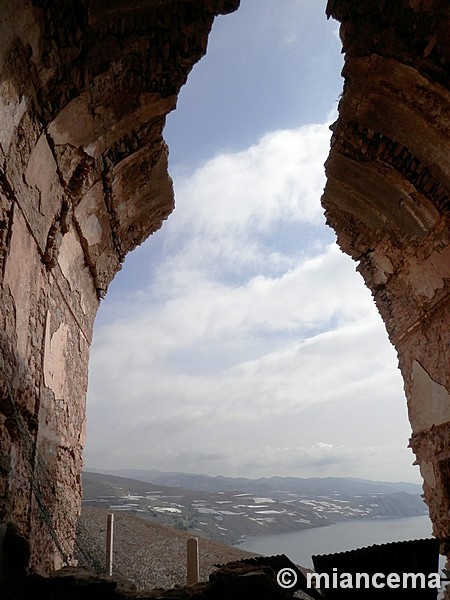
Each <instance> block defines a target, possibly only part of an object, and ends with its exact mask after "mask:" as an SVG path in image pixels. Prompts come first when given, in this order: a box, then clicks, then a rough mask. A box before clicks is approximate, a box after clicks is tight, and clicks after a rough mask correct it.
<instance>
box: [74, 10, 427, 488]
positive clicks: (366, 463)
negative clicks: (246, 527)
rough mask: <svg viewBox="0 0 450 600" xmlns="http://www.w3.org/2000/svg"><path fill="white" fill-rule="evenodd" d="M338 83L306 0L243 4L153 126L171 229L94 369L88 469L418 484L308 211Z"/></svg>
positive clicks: (317, 193)
mask: <svg viewBox="0 0 450 600" xmlns="http://www.w3.org/2000/svg"><path fill="white" fill-rule="evenodd" d="M342 65H343V57H342V54H341V44H340V40H339V34H338V24H337V23H336V22H334V21H332V20H329V21H327V19H326V17H325V2H324V1H323V2H322V1H318V0H279V1H278V2H273V0H242V2H241V8H240V9H239V10H238V11H237V12H236V13H234V14H232V15H227V16H222V17H219V18H218V19H217V20H216V22H215V25H214V27H213V30H212V33H211V35H210V39H209V44H208V52H207V55H206V57H205V58H203V59H202V60H201V61H200V63H198V64H197V65H196V66H195V67H194V69H193V71H192V72H191V74H190V76H189V79H188V82H187V84H186V85H185V86H184V87H183V89H182V91H181V93H180V96H179V100H178V107H177V110H176V111H174V112H173V113H171V114H170V115H169V117H168V119H167V125H166V128H165V133H164V135H165V139H166V141H167V143H168V145H169V148H170V174H171V176H172V178H173V182H174V190H175V199H176V209H175V211H174V213H173V214H172V215H171V216H170V217H169V219H168V220H167V221H166V222H165V223H164V225H163V227H162V229H161V230H160V231H158V232H157V233H156V234H154V235H153V236H151V238H149V239H148V240H147V241H146V242H145V243H144V244H142V246H140V247H139V248H138V249H137V250H135V251H134V252H132V253H131V254H130V255H129V256H128V257H127V259H126V261H125V264H124V267H123V269H122V271H121V272H120V273H118V275H117V276H116V278H115V280H114V281H113V282H112V284H111V286H110V289H109V292H108V295H107V297H106V299H105V300H103V301H102V304H101V307H100V311H99V314H98V317H97V322H96V326H95V331H94V342H93V345H92V349H91V360H90V371H89V390H88V403H87V417H88V426H87V442H86V448H85V465H86V467H87V468H91V469H102V468H103V469H107V468H108V469H119V468H139V469H160V470H163V471H179V472H192V473H206V474H209V475H213V476H214V475H225V476H239V477H251V478H257V477H270V476H274V475H279V476H297V477H330V476H339V477H362V478H366V479H374V480H384V481H413V482H419V481H420V476H419V472H418V468H417V467H415V466H412V463H413V461H414V456H413V454H412V452H411V450H410V449H408V447H407V446H408V440H409V437H410V435H411V430H410V426H409V423H408V419H407V410H406V400H405V395H404V391H403V382H402V378H401V375H400V372H399V370H398V368H397V355H396V352H395V350H394V348H393V347H392V346H391V345H390V343H389V341H388V338H387V335H386V332H385V329H384V326H383V323H382V321H381V318H380V316H379V314H378V312H377V310H376V308H375V305H374V303H373V300H372V297H371V294H370V292H369V290H368V289H367V288H366V287H365V286H364V283H363V280H362V278H361V276H360V275H359V274H358V273H357V272H356V270H355V268H356V264H355V263H354V262H353V261H352V260H351V259H350V258H349V257H348V256H346V255H344V254H343V253H342V252H341V251H340V250H339V248H338V246H337V245H336V243H335V235H334V232H333V231H332V230H331V229H330V228H328V227H327V226H326V224H325V219H324V215H323V209H322V207H321V204H320V197H321V194H322V191H323V187H324V185H325V176H324V167H323V164H324V162H325V160H326V157H327V155H328V152H329V144H330V130H329V126H330V124H331V123H332V122H333V120H335V119H336V111H337V102H338V100H339V95H340V94H341V91H342V79H341V76H340V72H341V69H342Z"/></svg>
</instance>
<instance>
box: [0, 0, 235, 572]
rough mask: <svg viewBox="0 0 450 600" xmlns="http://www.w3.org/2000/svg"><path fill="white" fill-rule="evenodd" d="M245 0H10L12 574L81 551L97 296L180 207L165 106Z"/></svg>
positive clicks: (1, 199)
mask: <svg viewBox="0 0 450 600" xmlns="http://www.w3.org/2000/svg"><path fill="white" fill-rule="evenodd" d="M238 3H239V2H238V0H165V1H164V2H163V1H161V0H133V2H129V1H128V0H126V1H125V0H110V1H108V2H104V1H103V0H81V1H80V0H58V1H57V2H41V1H38V0H14V1H13V0H0V14H1V19H0V82H1V87H0V303H1V307H2V309H1V312H0V349H1V355H0V562H2V563H3V566H2V568H0V579H1V577H4V576H6V575H7V574H8V573H9V574H10V575H11V574H13V573H17V572H22V571H24V570H25V571H26V570H27V569H31V570H37V571H39V570H40V571H48V570H52V569H55V568H58V567H61V566H62V565H64V564H70V563H71V562H72V556H73V545H74V535H75V523H76V520H77V517H78V514H79V510H80V499H81V483H80V473H81V470H82V449H83V444H84V438H85V398H86V389H87V367H88V359H89V348H90V344H91V339H92V328H93V324H94V319H95V315H96V311H97V308H98V305H99V302H100V299H101V297H102V296H103V295H104V294H105V293H106V291H107V288H108V285H109V283H110V281H111V280H112V278H113V277H114V275H115V273H116V272H117V271H118V270H119V269H120V268H121V264H122V262H123V260H124V258H125V256H126V254H127V253H128V252H129V251H130V250H132V249H133V248H134V247H136V246H137V245H138V244H140V243H141V242H142V241H143V240H144V239H145V238H146V237H147V236H149V235H150V234H151V233H153V232H154V231H156V230H157V229H158V228H159V227H160V226H161V224H162V222H163V221H164V219H166V218H167V216H168V215H169V214H170V212H171V211H172V209H173V191H172V183H171V180H170V178H169V176H168V174H167V148H166V145H165V143H164V141H163V138H162V130H163V127H164V123H165V117H166V115H167V113H168V112H170V111H171V110H173V109H174V108H175V105H176V100H177V95H178V92H179V89H180V87H181V86H182V85H183V84H184V83H185V81H186V79H187V76H188V73H189V71H190V70H191V68H192V67H193V65H194V64H195V63H196V62H197V61H198V60H199V59H200V58H201V57H202V56H203V54H204V53H205V51H206V44H207V39H208V34H209V31H210V29H211V26H212V23H213V20H214V18H215V16H216V15H218V14H225V13H227V12H231V11H233V10H235V9H236V8H237V6H238ZM3 547H5V548H8V552H2V551H1V548H3ZM14 549H15V550H14ZM11 576H12V575H11ZM0 583H1V581H0Z"/></svg>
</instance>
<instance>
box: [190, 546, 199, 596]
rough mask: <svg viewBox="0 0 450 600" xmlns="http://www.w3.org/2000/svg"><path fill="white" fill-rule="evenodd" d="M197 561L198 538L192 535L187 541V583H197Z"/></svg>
mask: <svg viewBox="0 0 450 600" xmlns="http://www.w3.org/2000/svg"><path fill="white" fill-rule="evenodd" d="M198 579H199V563H198V538H196V537H192V538H189V539H188V541H187V584H188V585H193V584H195V583H198Z"/></svg>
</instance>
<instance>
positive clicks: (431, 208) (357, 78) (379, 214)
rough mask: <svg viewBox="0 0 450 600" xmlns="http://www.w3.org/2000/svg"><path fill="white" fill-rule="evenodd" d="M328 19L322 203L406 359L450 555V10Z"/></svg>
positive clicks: (350, 4)
mask: <svg viewBox="0 0 450 600" xmlns="http://www.w3.org/2000/svg"><path fill="white" fill-rule="evenodd" d="M327 12H328V14H329V15H331V16H334V17H335V18H337V19H339V20H340V21H341V23H342V24H341V39H342V41H343V48H344V51H345V53H346V61H345V66H344V70H343V74H344V77H345V83H344V93H343V96H342V99H341V101H340V105H339V119H338V121H337V122H336V123H335V124H334V126H333V128H332V129H333V136H332V143H331V146H332V147H331V152H330V156H329V158H328V160H327V163H326V171H327V176H328V181H327V185H326V188H325V192H324V195H323V198H322V202H323V206H324V207H325V211H326V216H327V220H328V223H329V224H330V225H331V226H332V227H333V228H334V229H335V230H336V232H337V235H338V242H339V244H340V246H341V248H342V249H343V250H344V251H345V252H347V253H348V254H350V255H351V256H352V257H353V258H354V259H355V260H356V261H358V262H359V265H358V270H359V272H360V273H361V275H362V276H363V277H364V280H365V282H366V285H367V286H368V287H369V288H370V289H371V291H372V294H373V296H374V300H375V302H376V304H377V307H378V309H379V311H380V313H381V315H382V317H383V320H384V322H385V324H386V328H387V331H388V334H389V337H390V339H391V341H392V343H393V344H394V345H395V347H396V349H397V352H398V356H399V367H400V369H401V372H402V375H403V378H404V381H405V392H406V396H407V401H408V411H409V419H410V422H411V428H412V438H411V447H412V449H413V451H414V452H415V454H416V456H417V460H418V463H419V465H420V468H421V473H422V475H423V478H424V492H425V499H426V502H427V504H428V506H429V508H430V515H431V518H432V520H433V527H434V533H435V535H436V536H438V537H440V538H441V539H442V542H443V547H444V548H445V549H446V550H448V549H449V547H450V546H449V541H450V520H449V516H448V515H449V514H450V496H449V494H448V486H449V483H450V480H449V477H448V469H447V466H446V465H448V463H449V460H450V446H449V444H448V436H449V432H450V347H449V337H448V332H449V330H450V298H449V285H450V227H449V224H450V219H449V213H450V162H449V156H450V120H449V114H450V71H449V64H450V63H449V59H450V40H449V37H448V34H447V33H446V32H448V28H449V26H450V9H449V7H448V3H447V2H442V1H439V0H402V1H401V2H384V1H382V0H369V1H368V2H364V3H360V2H354V1H349V0H330V2H329V3H328V7H327ZM387 418H388V416H387Z"/></svg>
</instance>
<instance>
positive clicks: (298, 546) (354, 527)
mask: <svg viewBox="0 0 450 600" xmlns="http://www.w3.org/2000/svg"><path fill="white" fill-rule="evenodd" d="M431 532H432V525H431V521H430V519H429V517H428V515H423V516H418V517H405V518H401V519H397V518H395V519H394V518H390V519H358V520H356V519H355V520H350V521H343V522H342V523H335V524H333V525H326V526H324V527H314V528H312V529H302V530H300V531H291V532H289V533H278V534H270V535H253V536H249V537H247V538H246V539H245V540H243V541H242V542H241V543H240V544H239V548H242V549H243V550H248V551H250V552H255V553H258V554H264V555H266V556H271V555H275V554H286V556H288V557H289V558H290V559H291V560H292V562H294V563H296V564H298V565H302V566H303V567H307V568H310V569H313V562H312V559H311V556H313V555H317V554H333V553H335V552H345V551H347V550H356V549H357V548H365V547H367V546H371V545H372V544H386V543H389V542H401V541H404V540H416V539H423V538H429V537H432V533H431ZM444 566H445V558H444V557H442V556H441V557H440V561H439V568H440V569H442V568H443V567H444ZM441 575H442V576H443V574H442V573H441ZM442 593H443V592H442V590H441V592H440V593H439V596H438V597H439V598H441V597H442Z"/></svg>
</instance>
